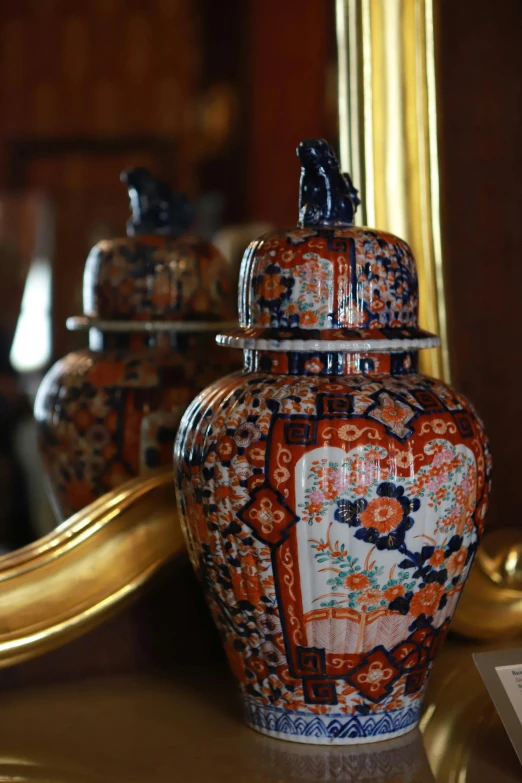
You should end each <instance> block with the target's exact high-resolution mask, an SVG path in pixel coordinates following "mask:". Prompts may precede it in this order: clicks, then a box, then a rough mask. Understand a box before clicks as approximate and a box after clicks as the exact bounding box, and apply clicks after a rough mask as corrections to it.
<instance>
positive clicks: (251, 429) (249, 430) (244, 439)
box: [234, 421, 261, 448]
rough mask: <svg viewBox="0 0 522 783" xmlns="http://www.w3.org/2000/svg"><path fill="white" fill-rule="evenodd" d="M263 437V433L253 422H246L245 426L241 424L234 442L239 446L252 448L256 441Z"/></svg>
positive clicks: (235, 433)
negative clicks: (251, 445)
mask: <svg viewBox="0 0 522 783" xmlns="http://www.w3.org/2000/svg"><path fill="white" fill-rule="evenodd" d="M260 437H261V432H260V430H259V428H258V427H256V425H255V424H253V423H252V422H251V421H245V422H243V424H240V425H239V427H238V428H237V429H236V431H235V432H234V440H235V442H236V443H237V445H238V446H241V447H243V448H245V447H246V446H250V444H251V443H254V441H256V440H259V438H260Z"/></svg>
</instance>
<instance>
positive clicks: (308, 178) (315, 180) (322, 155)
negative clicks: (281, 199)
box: [297, 139, 361, 228]
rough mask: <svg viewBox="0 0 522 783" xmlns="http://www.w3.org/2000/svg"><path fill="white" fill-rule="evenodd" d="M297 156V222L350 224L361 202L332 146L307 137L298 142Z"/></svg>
mask: <svg viewBox="0 0 522 783" xmlns="http://www.w3.org/2000/svg"><path fill="white" fill-rule="evenodd" d="M297 156H298V158H299V160H300V161H301V180H300V183H299V225H300V226H302V227H305V228H306V227H310V226H352V225H353V216H354V215H355V212H356V209H357V206H358V204H360V203H361V202H360V201H359V199H358V197H357V193H358V191H357V190H356V188H355V187H354V185H353V183H352V180H351V177H350V175H349V174H343V173H342V171H341V170H340V168H339V161H338V160H337V157H336V155H335V152H334V151H333V148H332V147H331V145H330V144H328V142H327V141H325V140H324V139H307V140H306V141H302V142H301V143H300V144H299V146H298V148H297Z"/></svg>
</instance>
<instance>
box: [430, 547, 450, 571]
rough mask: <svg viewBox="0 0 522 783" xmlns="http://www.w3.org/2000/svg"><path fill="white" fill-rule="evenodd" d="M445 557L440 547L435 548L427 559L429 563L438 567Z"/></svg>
mask: <svg viewBox="0 0 522 783" xmlns="http://www.w3.org/2000/svg"><path fill="white" fill-rule="evenodd" d="M445 559H446V558H445V557H444V552H443V550H442V549H436V550H435V552H434V553H433V554H432V556H431V557H430V559H429V560H428V562H429V564H430V565H432V566H435V567H436V568H438V567H439V566H441V565H442V564H443V562H444V560H445Z"/></svg>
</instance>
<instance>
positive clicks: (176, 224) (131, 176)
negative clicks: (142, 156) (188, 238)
mask: <svg viewBox="0 0 522 783" xmlns="http://www.w3.org/2000/svg"><path fill="white" fill-rule="evenodd" d="M120 179H121V181H122V182H125V183H126V185H127V188H128V191H129V199H130V204H131V210H132V217H131V218H130V220H128V222H127V234H128V235H129V236H134V235H136V234H161V235H163V236H170V237H176V236H179V234H182V233H183V232H184V231H186V229H187V228H188V227H189V225H190V224H191V222H192V219H193V209H192V206H191V204H190V202H189V201H188V199H187V197H186V196H185V195H184V194H183V193H172V191H171V189H170V188H169V186H168V185H166V184H165V183H164V182H160V181H159V180H157V179H156V178H155V177H153V175H152V174H151V173H150V171H149V170H148V169H145V168H141V167H138V168H134V169H127V170H126V171H123V172H122V174H121V176H120Z"/></svg>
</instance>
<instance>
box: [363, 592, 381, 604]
mask: <svg viewBox="0 0 522 783" xmlns="http://www.w3.org/2000/svg"><path fill="white" fill-rule="evenodd" d="M381 599H382V593H381V591H380V590H365V591H364V593H363V594H362V595H361V596H360V597H359V599H358V603H360V604H363V605H364V606H372V605H375V604H378V603H379V602H380V601H381ZM363 608H364V607H363Z"/></svg>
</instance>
